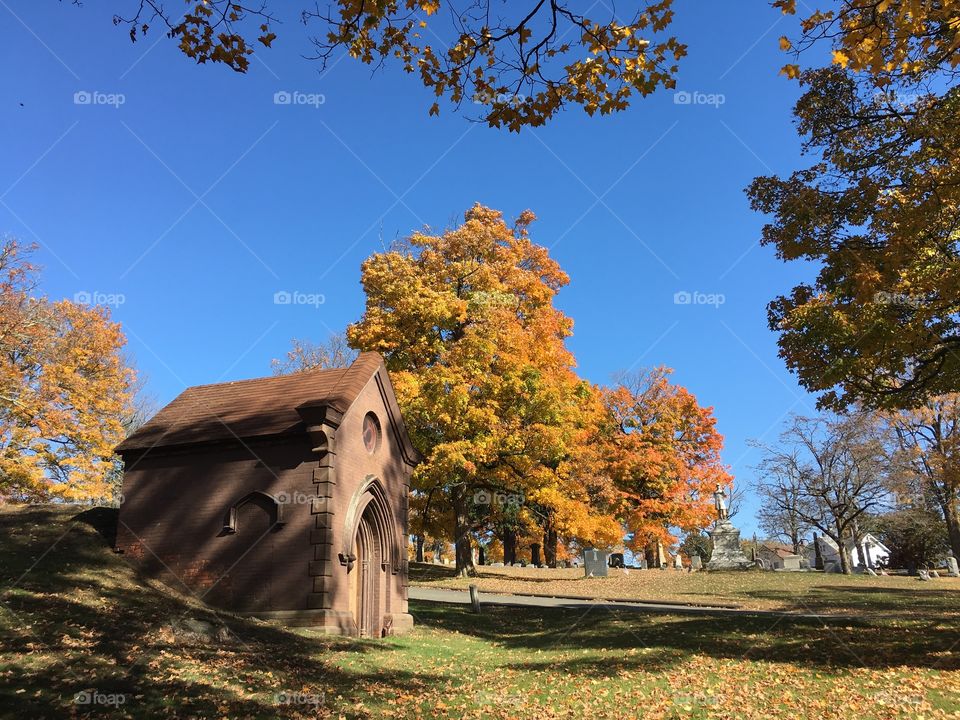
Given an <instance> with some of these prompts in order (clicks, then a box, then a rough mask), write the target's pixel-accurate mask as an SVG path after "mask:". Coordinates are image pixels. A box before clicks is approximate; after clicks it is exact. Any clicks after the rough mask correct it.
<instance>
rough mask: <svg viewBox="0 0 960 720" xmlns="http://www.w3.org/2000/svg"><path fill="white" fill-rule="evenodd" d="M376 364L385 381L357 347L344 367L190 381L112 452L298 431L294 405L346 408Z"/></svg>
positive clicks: (374, 357) (371, 356) (374, 360)
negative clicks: (353, 357)
mask: <svg viewBox="0 0 960 720" xmlns="http://www.w3.org/2000/svg"><path fill="white" fill-rule="evenodd" d="M381 368H383V369H384V372H383V376H385V377H386V383H387V385H388V387H389V382H390V381H389V377H387V373H386V369H385V368H384V365H383V358H381V357H380V355H379V354H377V353H361V354H360V355H359V356H358V357H357V359H356V360H355V361H354V362H353V364H352V365H351V366H350V367H348V368H336V369H324V370H305V371H303V372H297V373H292V374H290V375H277V376H273V377H263V378H254V379H252V380H238V381H234V382H226V383H217V384H214V385H197V386H195V387H190V388H187V389H186V390H184V391H183V392H182V393H180V394H179V395H178V396H177V397H176V398H175V399H174V400H173V401H172V402H171V403H170V404H169V405H167V406H165V407H164V408H163V409H161V410H160V412H158V413H157V414H156V415H154V416H153V418H151V420H150V421H149V422H147V423H146V424H145V425H143V426H142V427H141V428H140V429H139V430H137V431H136V432H134V433H133V434H132V435H130V436H129V437H128V438H127V439H126V440H124V441H123V442H122V443H120V445H118V446H117V452H121V453H123V452H129V451H135V450H147V449H151V448H157V447H168V446H173V445H192V444H195V443H203V442H211V441H217V440H229V439H237V438H247V437H255V436H263V435H278V434H283V433H288V432H298V431H300V430H302V429H303V427H304V421H303V418H302V416H301V415H300V413H299V412H298V410H297V408H298V406H301V405H310V406H318V405H327V406H329V407H331V408H333V409H334V410H336V411H337V412H339V413H345V412H346V411H347V410H348V409H349V407H350V406H351V405H352V404H353V402H354V401H355V400H356V399H357V396H358V395H359V394H360V392H361V391H362V390H363V388H364V387H365V386H366V384H367V383H368V382H369V381H370V379H371V378H372V377H373V376H374V375H376V374H377V372H378V371H379V370H380V369H381ZM388 394H389V395H390V397H389V399H388V405H390V406H392V407H390V410H391V414H392V415H394V416H395V417H394V420H395V424H396V425H399V428H397V429H398V431H399V433H400V435H401V436H402V441H404V442H405V444H406V445H407V446H408V448H409V449H410V450H412V447H409V439H408V438H407V435H406V428H405V427H404V426H403V425H402V423H403V420H402V418H401V417H400V413H399V408H397V407H396V399H395V397H393V389H392V387H389V390H388ZM411 455H412V457H416V451H415V450H412V453H411Z"/></svg>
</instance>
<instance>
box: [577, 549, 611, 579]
mask: <svg viewBox="0 0 960 720" xmlns="http://www.w3.org/2000/svg"><path fill="white" fill-rule="evenodd" d="M609 557H610V553H609V552H608V551H606V550H594V549H592V548H587V549H585V550H584V551H583V574H584V575H585V576H586V577H607V562H608V559H609Z"/></svg>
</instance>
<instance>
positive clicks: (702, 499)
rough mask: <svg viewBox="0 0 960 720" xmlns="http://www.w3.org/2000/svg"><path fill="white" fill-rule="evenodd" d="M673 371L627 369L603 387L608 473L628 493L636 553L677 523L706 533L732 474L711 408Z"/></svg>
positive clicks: (670, 539) (625, 516)
mask: <svg viewBox="0 0 960 720" xmlns="http://www.w3.org/2000/svg"><path fill="white" fill-rule="evenodd" d="M671 372H672V371H671V370H669V369H668V368H663V367H658V368H654V369H652V370H648V371H643V372H638V373H633V374H627V375H624V376H623V377H621V379H620V382H619V384H618V385H617V386H615V387H613V388H609V389H607V390H605V392H604V402H605V404H606V407H607V410H608V412H609V422H610V423H611V427H610V428H609V431H608V435H607V443H608V444H607V446H606V453H607V455H608V457H609V463H608V472H609V474H610V476H611V478H612V480H613V482H614V483H615V484H616V486H617V488H618V489H619V490H620V492H621V493H622V503H623V504H622V509H621V514H620V517H621V518H622V521H623V523H624V526H625V527H626V529H627V531H628V532H629V533H630V534H631V539H630V542H629V543H628V544H629V545H630V547H631V549H633V550H634V551H639V550H641V549H643V548H645V547H646V546H647V545H649V543H651V542H652V541H655V540H658V539H659V540H661V541H662V542H664V543H665V544H666V545H668V546H669V545H672V544H673V543H674V542H675V541H676V539H677V538H676V537H675V536H674V535H673V534H672V533H671V528H677V529H679V530H681V531H683V532H690V531H693V530H700V529H702V528H705V527H707V526H708V525H709V524H710V522H711V521H712V520H713V519H714V515H713V498H712V494H713V492H714V491H715V490H716V488H717V486H718V485H722V486H725V487H729V486H730V484H731V483H732V481H733V477H732V476H731V475H730V474H729V473H728V472H727V468H726V466H724V465H723V462H722V461H721V458H720V451H721V449H722V448H723V436H722V435H720V433H718V432H717V429H716V419H715V418H714V416H713V409H712V408H704V407H701V406H700V405H699V403H698V402H697V399H696V397H694V396H693V395H692V394H691V393H690V392H689V391H687V390H686V389H685V388H683V387H680V386H679V385H674V384H672V383H671V382H670V380H669V378H670V373H671Z"/></svg>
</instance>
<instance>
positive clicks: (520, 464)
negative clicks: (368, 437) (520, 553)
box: [347, 205, 583, 571]
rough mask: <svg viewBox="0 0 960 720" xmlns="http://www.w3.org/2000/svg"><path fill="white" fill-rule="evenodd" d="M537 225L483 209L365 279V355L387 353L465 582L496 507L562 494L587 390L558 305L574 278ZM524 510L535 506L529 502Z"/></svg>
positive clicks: (353, 340) (424, 480)
mask: <svg viewBox="0 0 960 720" xmlns="http://www.w3.org/2000/svg"><path fill="white" fill-rule="evenodd" d="M533 220H534V216H533V214H532V213H530V212H529V211H528V212H524V213H522V214H521V215H520V216H519V218H518V219H517V220H516V222H515V223H514V224H513V225H512V226H511V225H508V224H507V223H506V222H505V221H504V219H503V216H502V214H501V213H499V212H497V211H494V210H490V209H488V208H485V207H482V206H480V205H475V206H474V207H473V208H471V209H470V210H468V211H467V212H466V214H465V216H464V222H463V224H462V225H459V226H457V227H455V228H452V229H449V230H447V231H445V232H443V233H441V234H433V233H431V232H429V231H424V232H418V233H414V234H413V235H411V236H410V237H408V238H407V239H405V240H403V241H401V242H398V243H396V244H395V246H394V247H392V248H391V249H389V250H388V251H386V252H382V253H376V254H374V255H373V256H371V257H370V258H368V259H367V260H366V261H365V262H364V263H363V266H362V272H361V280H362V283H363V287H364V290H365V291H366V296H367V299H366V309H365V312H364V314H363V317H362V318H361V320H360V321H359V322H357V323H355V324H353V325H351V326H350V327H349V328H348V331H347V336H348V338H349V340H350V344H351V345H352V346H353V347H356V348H359V349H362V350H370V351H376V352H380V353H382V354H383V355H384V357H385V360H386V363H387V367H388V368H389V370H390V372H391V377H392V378H393V381H394V385H395V386H396V389H397V394H398V399H399V400H400V403H401V407H402V409H403V411H404V419H405V420H406V422H407V425H408V427H409V428H410V431H411V436H412V438H413V440H414V443H415V444H416V445H417V447H418V449H419V450H420V451H421V452H423V453H424V456H425V459H424V461H423V462H422V463H421V464H420V465H419V466H418V467H417V469H416V470H415V472H414V478H413V486H414V489H415V491H416V492H418V493H431V492H432V493H434V497H435V499H436V502H438V503H442V505H441V507H444V508H446V510H447V511H448V512H449V513H450V514H449V517H450V518H451V529H452V533H451V535H452V538H453V540H454V542H455V545H456V558H457V569H458V570H460V571H466V570H467V569H468V568H471V567H472V560H471V533H472V532H473V531H474V530H475V529H476V527H477V526H476V523H475V522H474V521H473V520H472V516H474V515H475V513H474V510H475V507H476V505H477V504H478V500H480V499H482V498H484V497H486V496H487V495H488V494H489V493H498V492H502V493H515V494H518V495H521V496H522V497H523V498H525V499H526V500H529V501H530V502H540V501H543V502H544V504H547V503H546V500H547V498H546V497H545V496H544V495H543V494H544V493H546V492H547V490H548V489H549V488H550V487H551V486H552V485H554V484H555V483H557V482H558V474H557V471H558V468H559V467H560V464H561V462H562V461H563V460H564V458H565V457H567V455H568V454H569V452H570V443H571V442H572V433H573V431H574V427H575V426H574V425H573V424H572V423H571V421H570V413H571V412H572V411H573V410H575V409H576V400H577V398H578V393H580V392H581V390H580V388H581V387H582V386H583V383H582V382H581V381H580V380H579V378H577V377H576V375H575V374H574V372H573V357H572V355H571V354H570V352H569V351H568V350H567V348H566V346H565V344H564V340H565V338H566V337H568V336H569V335H570V333H571V328H572V323H571V321H570V319H569V318H567V317H566V316H565V315H564V314H563V313H562V312H560V311H559V310H558V309H557V308H556V307H554V305H553V300H554V297H555V296H556V294H557V292H558V291H559V290H560V288H562V287H563V286H564V285H565V284H566V283H567V276H566V275H565V274H564V273H563V271H562V270H561V269H560V267H559V266H558V265H557V263H556V262H555V261H554V260H552V259H551V258H550V256H549V254H548V253H547V250H546V249H545V248H543V247H540V246H538V245H536V244H534V243H533V242H532V241H531V240H530V237H529V234H528V228H529V225H530V223H531V222H532V221H533ZM526 500H525V501H526Z"/></svg>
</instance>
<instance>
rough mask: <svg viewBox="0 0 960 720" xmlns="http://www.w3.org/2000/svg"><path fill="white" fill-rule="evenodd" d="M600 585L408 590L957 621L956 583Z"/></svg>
mask: <svg viewBox="0 0 960 720" xmlns="http://www.w3.org/2000/svg"><path fill="white" fill-rule="evenodd" d="M609 572H610V575H609V576H608V577H605V578H587V577H584V572H583V568H569V569H559V568H558V569H549V568H535V567H525V568H521V567H505V568H491V567H485V568H481V569H480V576H479V577H476V578H459V577H455V575H454V571H453V569H452V568H451V567H449V566H444V565H431V564H421V563H412V564H411V570H410V582H411V584H413V585H420V586H423V587H436V588H452V589H457V590H465V589H466V588H467V587H468V586H469V585H471V584H476V585H477V586H479V588H480V590H481V592H483V591H486V592H496V593H527V594H529V593H533V594H538V595H560V596H579V597H587V598H598V599H609V600H616V599H620V600H624V599H638V600H649V601H660V602H668V603H669V602H680V603H692V604H697V605H711V604H713V605H736V606H739V607H743V608H753V609H763V610H784V611H798V612H817V613H833V614H852V615H857V616H859V615H864V614H867V615H871V616H880V617H883V616H885V615H889V614H890V613H899V614H904V613H909V614H911V615H915V614H921V615H929V616H931V617H949V616H953V617H955V618H958V619H960V578H948V577H941V578H940V579H939V580H935V581H932V582H930V583H922V582H921V581H920V580H918V579H917V578H915V577H907V576H896V575H891V576H881V577H870V576H868V575H833V574H831V575H825V574H823V573H787V572H761V571H751V572H728V573H702V572H698V573H688V572H686V571H678V570H620V569H612V568H611V569H610V571H609Z"/></svg>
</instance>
